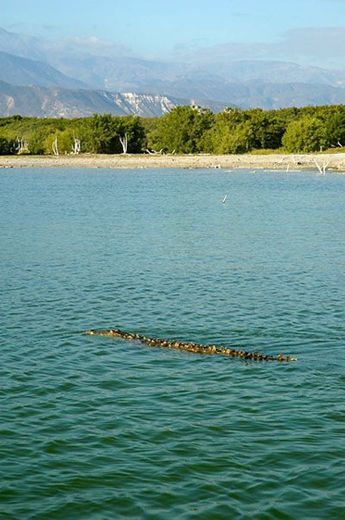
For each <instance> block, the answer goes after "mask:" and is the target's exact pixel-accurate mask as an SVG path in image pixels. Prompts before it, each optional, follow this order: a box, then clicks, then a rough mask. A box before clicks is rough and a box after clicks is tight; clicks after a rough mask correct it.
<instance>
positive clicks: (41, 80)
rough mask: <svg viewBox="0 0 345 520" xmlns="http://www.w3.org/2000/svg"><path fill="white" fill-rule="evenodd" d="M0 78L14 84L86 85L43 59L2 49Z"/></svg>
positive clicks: (68, 86) (46, 85) (45, 85)
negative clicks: (34, 58) (29, 57)
mask: <svg viewBox="0 0 345 520" xmlns="http://www.w3.org/2000/svg"><path fill="white" fill-rule="evenodd" d="M0 80H1V81H6V82H7V83H11V84H13V85H26V86H28V85H38V86H41V87H51V86H56V87H64V88H82V87H84V88H85V87H86V85H85V84H83V83H82V82H81V81H78V80H76V79H73V78H69V77H68V76H66V75H65V74H62V73H61V72H59V71H58V70H56V69H54V68H53V67H51V66H50V65H48V64H47V63H43V62H42V61H36V60H30V59H27V58H21V57H19V56H14V55H13V54H8V53H6V52H1V51H0Z"/></svg>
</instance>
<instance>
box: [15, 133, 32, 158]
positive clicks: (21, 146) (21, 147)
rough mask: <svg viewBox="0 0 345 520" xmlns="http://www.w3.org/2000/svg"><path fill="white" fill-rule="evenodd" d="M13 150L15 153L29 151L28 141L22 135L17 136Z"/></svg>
mask: <svg viewBox="0 0 345 520" xmlns="http://www.w3.org/2000/svg"><path fill="white" fill-rule="evenodd" d="M15 150H16V151H17V154H18V155H20V154H22V153H27V152H28V151H29V143H28V141H27V140H26V139H24V137H17V139H16V141H15Z"/></svg>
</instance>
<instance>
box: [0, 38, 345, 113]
mask: <svg viewBox="0 0 345 520" xmlns="http://www.w3.org/2000/svg"><path fill="white" fill-rule="evenodd" d="M102 45H103V46H102ZM0 51H2V52H0V80H1V79H3V80H4V81H5V82H6V83H12V84H13V85H17V86H16V87H13V88H12V89H11V88H10V86H9V85H7V86H6V88H5V87H2V90H1V92H2V96H7V98H4V97H2V98H1V99H2V100H1V113H2V114H7V113H23V114H33V115H50V116H53V117H59V116H62V115H63V116H66V117H73V116H82V115H89V114H90V113H93V112H110V113H119V114H120V113H121V114H124V113H137V114H138V115H161V114H162V113H164V112H165V111H166V110H167V109H168V107H170V108H171V106H174V105H175V104H181V103H182V102H184V103H189V102H190V100H196V101H197V102H198V103H199V104H202V105H204V106H208V107H210V108H212V109H213V110H220V109H221V108H222V107H224V106H226V105H232V106H233V105H237V106H240V107H245V108H247V107H262V108H281V107H286V106H303V105H320V104H332V103H344V102H345V97H344V92H345V90H343V89H342V88H340V87H342V86H345V71H335V70H333V71H331V70H326V69H322V68H320V67H305V66H301V65H297V64H295V63H287V62H281V61H259V60H257V61H255V60H254V61H253V60H252V61H249V60H247V61H231V60H229V61H226V60H223V61H222V63H213V62H212V60H210V62H208V63H207V64H204V65H203V68H202V67H201V65H200V64H199V65H198V64H193V63H172V62H164V61H157V60H146V59H141V58H135V57H133V56H128V55H127V56H126V55H124V53H123V49H122V48H121V47H120V46H116V45H109V46H104V44H99V42H93V41H91V42H90V41H85V40H81V39H73V40H68V41H67V40H61V41H57V40H44V39H41V38H34V37H31V36H27V35H22V34H17V33H13V32H9V31H5V30H4V29H0ZM102 53H103V55H102ZM11 54H12V56H11ZM13 54H16V55H17V56H13ZM32 58H33V59H32ZM73 78H78V79H73ZM20 85H21V86H23V85H35V86H37V87H36V88H34V87H32V88H31V89H29V88H26V89H24V87H23V88H22V89H20V87H19V86H20ZM38 87H40V88H38ZM42 87H51V88H48V89H44V88H42ZM80 87H85V88H83V89H81V88H80ZM71 89H76V90H75V91H72V90H71ZM88 89H90V90H88ZM4 90H5V91H6V92H4ZM114 92H129V93H130V94H114ZM6 99H7V101H6ZM23 100H26V101H25V102H24V101H23ZM204 100H211V101H204Z"/></svg>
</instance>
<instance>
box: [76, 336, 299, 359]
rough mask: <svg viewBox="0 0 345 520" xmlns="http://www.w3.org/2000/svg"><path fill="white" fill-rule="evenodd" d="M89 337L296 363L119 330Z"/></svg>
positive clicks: (276, 356) (218, 346)
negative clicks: (102, 337)
mask: <svg viewBox="0 0 345 520" xmlns="http://www.w3.org/2000/svg"><path fill="white" fill-rule="evenodd" d="M86 334H88V335H89V336H106V337H110V338H121V339H125V340H128V341H139V342H140V343H143V344H144V345H148V346H149V347H163V348H170V349H175V350H184V351H186V352H194V353H196V354H211V355H212V354H213V355H220V356H226V357H237V358H241V359H248V360H253V361H296V358H295V357H292V356H289V355H284V354H277V355H271V354H262V353H260V352H247V351H245V350H237V349H233V348H227V347H224V346H222V345H203V344H201V343H191V342H185V341H177V340H168V339H161V338H147V337H146V336H142V335H141V334H137V333H135V332H126V331H123V330H120V329H108V330H94V329H91V330H87V331H86Z"/></svg>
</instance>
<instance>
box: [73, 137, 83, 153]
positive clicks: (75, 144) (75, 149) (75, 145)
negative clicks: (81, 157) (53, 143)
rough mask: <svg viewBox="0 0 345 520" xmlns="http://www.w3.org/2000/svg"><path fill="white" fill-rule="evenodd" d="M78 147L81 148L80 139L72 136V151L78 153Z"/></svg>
mask: <svg viewBox="0 0 345 520" xmlns="http://www.w3.org/2000/svg"><path fill="white" fill-rule="evenodd" d="M80 149H81V142H80V139H77V138H76V137H73V146H72V153H73V154H75V155H78V154H79V153H80Z"/></svg>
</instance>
